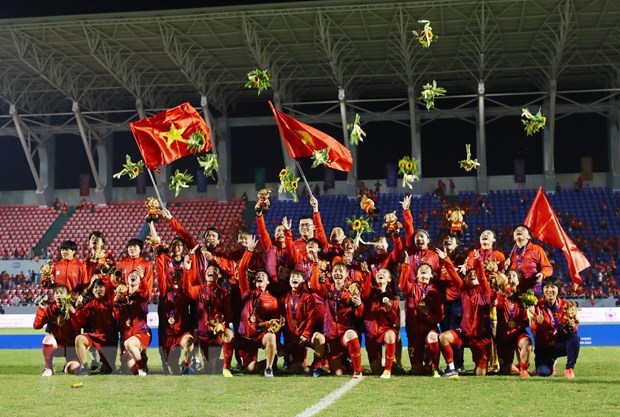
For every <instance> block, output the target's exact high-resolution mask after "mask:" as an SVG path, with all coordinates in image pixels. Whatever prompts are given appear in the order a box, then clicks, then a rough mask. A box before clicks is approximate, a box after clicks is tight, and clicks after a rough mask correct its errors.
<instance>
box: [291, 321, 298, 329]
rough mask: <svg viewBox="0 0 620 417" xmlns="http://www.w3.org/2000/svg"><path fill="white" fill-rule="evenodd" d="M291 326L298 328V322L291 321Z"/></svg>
mask: <svg viewBox="0 0 620 417" xmlns="http://www.w3.org/2000/svg"><path fill="white" fill-rule="evenodd" d="M291 326H293V327H297V320H294V319H293V320H291Z"/></svg>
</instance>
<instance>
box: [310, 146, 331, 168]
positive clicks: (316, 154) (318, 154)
mask: <svg viewBox="0 0 620 417" xmlns="http://www.w3.org/2000/svg"><path fill="white" fill-rule="evenodd" d="M311 159H312V166H311V168H316V167H318V166H319V165H327V164H329V163H330V162H331V161H330V160H329V147H327V148H325V149H320V150H314V151H312V157H311Z"/></svg>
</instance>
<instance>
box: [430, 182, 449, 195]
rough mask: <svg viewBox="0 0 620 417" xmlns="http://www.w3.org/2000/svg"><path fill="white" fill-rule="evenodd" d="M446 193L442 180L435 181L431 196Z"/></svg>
mask: <svg viewBox="0 0 620 417" xmlns="http://www.w3.org/2000/svg"><path fill="white" fill-rule="evenodd" d="M445 193H446V183H445V182H443V181H442V180H439V181H437V188H435V189H434V190H433V197H435V198H439V197H443V196H444V194H445Z"/></svg>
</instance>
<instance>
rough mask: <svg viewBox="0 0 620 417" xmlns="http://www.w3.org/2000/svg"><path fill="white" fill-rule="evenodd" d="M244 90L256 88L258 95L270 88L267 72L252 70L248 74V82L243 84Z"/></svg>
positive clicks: (269, 78)
mask: <svg viewBox="0 0 620 417" xmlns="http://www.w3.org/2000/svg"><path fill="white" fill-rule="evenodd" d="M245 86H246V88H257V89H258V94H259V95H260V93H262V92H263V91H265V90H267V89H268V88H269V87H271V77H269V74H268V72H267V70H261V69H258V68H256V69H253V70H252V71H250V72H248V82H246V83H245Z"/></svg>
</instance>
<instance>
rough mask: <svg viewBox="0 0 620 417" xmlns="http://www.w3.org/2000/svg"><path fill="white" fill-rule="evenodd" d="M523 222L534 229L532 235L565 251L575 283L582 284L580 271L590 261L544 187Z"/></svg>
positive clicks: (587, 265) (540, 188)
mask: <svg viewBox="0 0 620 417" xmlns="http://www.w3.org/2000/svg"><path fill="white" fill-rule="evenodd" d="M523 223H524V224H525V225H526V226H527V227H529V228H530V229H531V230H532V237H535V238H536V239H538V240H540V241H541V242H544V243H548V244H549V245H551V246H553V247H556V248H558V249H561V250H562V252H564V256H565V257H566V262H567V263H568V269H569V272H570V276H571V278H572V280H573V283H575V284H576V285H581V283H582V280H581V277H580V276H579V273H580V272H581V271H583V270H584V269H586V268H587V267H589V266H590V262H588V260H587V259H586V257H585V256H584V255H583V253H582V252H581V251H580V250H579V249H578V248H577V245H575V244H574V243H573V241H572V240H571V239H570V238H569V237H568V235H567V234H566V232H564V229H562V226H561V225H560V221H559V220H558V218H557V216H556V215H555V212H554V211H553V208H552V207H551V204H549V200H547V196H546V195H545V193H544V192H543V191H542V187H539V188H538V193H537V194H536V197H535V198H534V202H533V203H532V207H530V211H529V213H527V216H526V217H525V221H524V222H523Z"/></svg>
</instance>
